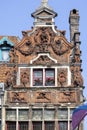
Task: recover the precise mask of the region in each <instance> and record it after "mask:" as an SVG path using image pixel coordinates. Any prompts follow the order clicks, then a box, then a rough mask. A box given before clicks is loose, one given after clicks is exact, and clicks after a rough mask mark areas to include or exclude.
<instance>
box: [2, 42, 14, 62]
mask: <svg viewBox="0 0 87 130" xmlns="http://www.w3.org/2000/svg"><path fill="white" fill-rule="evenodd" d="M11 48H12V45H10V44H8V42H7V41H6V40H5V41H3V42H2V43H1V44H0V60H1V61H9V59H10V57H9V51H10V49H11Z"/></svg>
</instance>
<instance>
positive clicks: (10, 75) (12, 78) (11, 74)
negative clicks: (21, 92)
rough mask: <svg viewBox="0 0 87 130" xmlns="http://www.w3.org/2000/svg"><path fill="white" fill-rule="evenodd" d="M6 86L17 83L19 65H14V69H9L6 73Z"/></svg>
mask: <svg viewBox="0 0 87 130" xmlns="http://www.w3.org/2000/svg"><path fill="white" fill-rule="evenodd" d="M5 76H6V80H5V87H6V88H9V87H13V86H14V85H16V77H17V66H15V67H13V68H12V70H8V71H7V72H6V74H5Z"/></svg>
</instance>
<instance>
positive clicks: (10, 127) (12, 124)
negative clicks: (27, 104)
mask: <svg viewBox="0 0 87 130" xmlns="http://www.w3.org/2000/svg"><path fill="white" fill-rule="evenodd" d="M6 124H7V130H16V122H7V123H6Z"/></svg>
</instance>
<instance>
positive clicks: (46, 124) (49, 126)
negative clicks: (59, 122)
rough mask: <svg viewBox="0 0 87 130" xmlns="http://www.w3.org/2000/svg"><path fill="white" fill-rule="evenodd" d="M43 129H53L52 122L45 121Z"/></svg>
mask: <svg viewBox="0 0 87 130" xmlns="http://www.w3.org/2000/svg"><path fill="white" fill-rule="evenodd" d="M45 130H54V122H45Z"/></svg>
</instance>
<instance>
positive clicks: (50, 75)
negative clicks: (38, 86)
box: [45, 69, 55, 86]
mask: <svg viewBox="0 0 87 130" xmlns="http://www.w3.org/2000/svg"><path fill="white" fill-rule="evenodd" d="M45 74H46V78H45V86H54V85H55V73H54V69H46V70H45Z"/></svg>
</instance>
